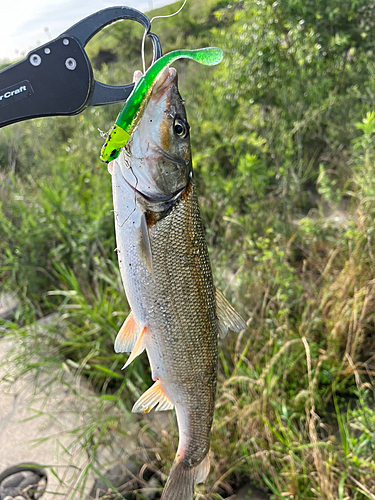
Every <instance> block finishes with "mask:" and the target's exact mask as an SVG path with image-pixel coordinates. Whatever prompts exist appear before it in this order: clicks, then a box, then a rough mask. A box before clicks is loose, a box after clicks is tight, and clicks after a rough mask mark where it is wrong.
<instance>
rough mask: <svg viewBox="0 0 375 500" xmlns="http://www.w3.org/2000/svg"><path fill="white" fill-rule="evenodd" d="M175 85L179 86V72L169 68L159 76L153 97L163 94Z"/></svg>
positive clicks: (153, 90)
mask: <svg viewBox="0 0 375 500" xmlns="http://www.w3.org/2000/svg"><path fill="white" fill-rule="evenodd" d="M173 84H175V85H177V71H176V69H175V68H170V67H169V66H167V67H166V68H164V69H163V71H162V72H161V73H160V75H159V76H158V79H157V80H156V82H155V85H154V87H153V89H152V96H154V95H157V94H160V93H163V92H164V91H165V90H166V89H168V87H170V86H171V85H173Z"/></svg>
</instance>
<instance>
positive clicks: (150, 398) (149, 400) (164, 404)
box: [132, 380, 173, 413]
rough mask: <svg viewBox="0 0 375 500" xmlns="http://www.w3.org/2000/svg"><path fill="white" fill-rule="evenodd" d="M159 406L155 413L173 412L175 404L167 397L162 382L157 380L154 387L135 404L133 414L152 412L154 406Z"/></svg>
mask: <svg viewBox="0 0 375 500" xmlns="http://www.w3.org/2000/svg"><path fill="white" fill-rule="evenodd" d="M156 405H158V406H157V408H156V409H155V411H164V410H172V409H173V404H172V403H171V402H170V400H169V399H168V398H167V396H166V395H165V393H164V391H163V389H162V388H161V386H160V380H157V381H156V382H155V384H154V385H152V386H151V387H150V388H149V389H148V390H147V391H146V392H145V393H144V394H142V396H141V397H140V398H139V399H138V401H137V402H136V403H135V404H134V406H133V409H132V412H134V413H137V412H143V413H148V412H150V411H151V410H152V409H153V408H154V406H156Z"/></svg>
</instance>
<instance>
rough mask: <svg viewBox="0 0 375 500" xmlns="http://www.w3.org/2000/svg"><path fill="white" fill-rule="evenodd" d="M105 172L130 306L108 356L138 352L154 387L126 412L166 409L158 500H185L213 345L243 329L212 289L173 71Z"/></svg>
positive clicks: (204, 422) (205, 448) (203, 462)
mask: <svg viewBox="0 0 375 500" xmlns="http://www.w3.org/2000/svg"><path fill="white" fill-rule="evenodd" d="M136 73H137V72H136ZM141 74H142V73H140V72H138V76H137V75H136V76H135V80H136V79H137V78H138V79H139V78H140V75H141ZM108 170H109V172H110V173H111V175H112V192H113V202H114V221H115V233H116V245H117V249H116V250H117V255H118V262H119V267H120V272H121V277H122V282H123V285H124V289H125V293H126V296H127V299H128V303H129V306H130V308H131V313H130V314H129V316H128V317H127V319H126V320H125V322H124V324H123V325H122V327H121V328H120V330H119V332H118V335H117V337H116V340H115V345H114V349H115V351H116V352H118V353H131V354H130V356H129V358H128V360H127V362H126V363H125V366H124V368H125V367H127V366H128V365H129V364H130V363H131V362H132V361H133V360H134V359H135V358H136V357H137V356H139V355H140V354H141V353H142V352H143V351H146V353H147V356H148V359H149V363H150V366H151V375H152V379H153V381H154V384H153V385H152V386H151V387H150V388H149V389H148V390H147V391H146V392H145V393H144V394H143V395H142V396H141V397H140V398H139V399H138V401H136V403H135V404H134V406H133V409H132V411H133V412H145V413H147V412H149V411H151V410H152V409H153V408H155V410H156V411H166V410H171V409H173V408H175V411H176V416H177V423H178V428H179V444H178V449H177V453H176V456H175V459H174V462H173V464H172V467H171V471H170V474H169V476H168V479H167V482H166V485H165V487H164V490H163V493H162V497H161V499H162V500H192V499H193V495H194V485H195V484H197V483H202V482H205V480H206V478H207V476H208V474H209V470H210V459H209V449H210V433H211V426H212V421H213V415H214V406H215V393H216V385H217V367H218V339H219V338H224V337H225V336H226V335H227V333H228V330H231V331H233V332H237V333H238V332H240V331H242V330H244V329H246V328H247V325H246V322H245V321H244V320H243V318H242V317H241V316H240V315H239V314H238V313H237V312H236V311H235V309H234V308H233V307H232V306H231V305H230V304H229V303H228V301H227V300H226V299H225V297H224V295H223V294H222V293H221V292H220V291H219V290H217V289H216V288H215V286H214V283H213V276H212V270H211V265H210V260H209V255H208V249H207V244H206V240H205V230H204V226H203V223H202V219H201V215H200V211H199V205H198V198H197V191H196V185H195V180H194V177H193V170H192V158H191V148H190V127H189V124H188V121H187V117H186V111H185V106H184V101H183V99H182V98H181V96H180V94H179V91H178V77H177V72H176V70H175V69H174V68H171V67H169V66H168V67H166V68H165V69H164V70H163V71H162V73H161V74H160V75H159V77H158V79H157V81H156V82H155V85H154V86H153V89H152V93H151V95H150V96H149V101H148V103H147V106H146V107H145V109H144V110H143V114H142V117H141V118H140V120H139V122H138V124H137V127H136V128H135V129H134V131H133V132H132V135H131V137H130V139H129V140H128V142H127V144H126V146H125V147H124V148H122V150H121V152H120V154H119V156H118V157H117V158H116V159H115V160H113V161H111V162H110V163H109V164H108Z"/></svg>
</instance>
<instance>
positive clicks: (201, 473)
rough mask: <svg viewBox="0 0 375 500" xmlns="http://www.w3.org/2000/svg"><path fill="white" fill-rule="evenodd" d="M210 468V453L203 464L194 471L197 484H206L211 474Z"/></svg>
mask: <svg viewBox="0 0 375 500" xmlns="http://www.w3.org/2000/svg"><path fill="white" fill-rule="evenodd" d="M210 466H211V465H210V457H209V453H207V455H206V456H205V457H204V459H203V460H202V462H201V463H200V464H199V465H198V466H197V467H196V468H195V469H194V483H195V484H200V483H204V482H205V481H206V479H207V476H208V473H209V472H210Z"/></svg>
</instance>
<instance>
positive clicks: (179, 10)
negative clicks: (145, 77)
mask: <svg viewBox="0 0 375 500" xmlns="http://www.w3.org/2000/svg"><path fill="white" fill-rule="evenodd" d="M186 2H187V0H184V3H183V4H182V5H181V7H180V8H179V9H178V10H177V11H176V12H174V13H173V14H168V15H165V16H155V17H153V18H152V19H151V20H150V24H151V23H152V21H153V20H154V19H161V18H162V17H173V16H176V15H177V14H179V13H180V12H181V11H182V9H183V8H184V7H185V4H186ZM146 35H147V31H146V30H145V32H144V33H143V37H142V49H141V52H142V68H143V74H145V73H146V64H145V39H146Z"/></svg>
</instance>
